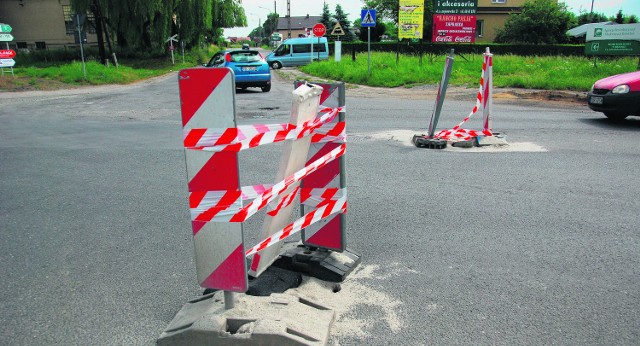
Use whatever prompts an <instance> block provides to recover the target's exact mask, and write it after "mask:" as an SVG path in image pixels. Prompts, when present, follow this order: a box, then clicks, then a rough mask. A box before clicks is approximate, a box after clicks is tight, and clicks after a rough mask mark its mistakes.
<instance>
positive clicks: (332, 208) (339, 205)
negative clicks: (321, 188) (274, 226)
mask: <svg viewBox="0 0 640 346" xmlns="http://www.w3.org/2000/svg"><path fill="white" fill-rule="evenodd" d="M346 211H347V194H346V191H345V193H344V195H343V196H342V197H341V198H340V199H338V200H332V201H329V202H327V203H325V204H324V205H322V206H321V207H319V208H318V209H315V210H313V211H311V212H309V213H308V214H306V215H305V216H303V217H301V218H299V219H297V220H296V221H294V222H293V223H291V224H289V225H287V226H286V227H284V228H283V229H281V230H279V231H278V232H276V233H274V234H273V235H272V236H270V237H269V238H267V239H265V240H263V241H262V242H260V244H258V245H256V246H254V247H252V248H251V249H249V250H247V251H246V252H245V255H246V256H247V257H248V256H251V255H253V254H256V253H257V252H259V251H262V250H264V249H266V248H268V247H269V246H271V245H274V244H276V243H278V242H280V241H282V240H284V239H285V238H287V237H289V236H291V235H293V234H295V233H298V232H300V231H301V230H302V229H304V228H307V227H309V226H311V225H313V224H314V223H316V222H318V221H320V220H322V219H324V218H326V217H328V216H330V215H333V214H336V213H341V212H342V213H345V212H346Z"/></svg>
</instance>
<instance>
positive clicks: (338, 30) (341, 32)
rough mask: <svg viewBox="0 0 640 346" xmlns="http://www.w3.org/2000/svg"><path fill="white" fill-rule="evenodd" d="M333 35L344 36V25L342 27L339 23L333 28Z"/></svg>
mask: <svg viewBox="0 0 640 346" xmlns="http://www.w3.org/2000/svg"><path fill="white" fill-rule="evenodd" d="M331 35H332V36H344V30H343V29H342V25H340V22H337V23H336V25H335V26H334V27H333V30H331Z"/></svg>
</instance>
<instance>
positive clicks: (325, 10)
mask: <svg viewBox="0 0 640 346" xmlns="http://www.w3.org/2000/svg"><path fill="white" fill-rule="evenodd" d="M320 23H322V24H323V25H324V27H325V28H327V30H331V28H333V26H334V25H335V21H334V19H333V15H332V14H331V12H329V5H327V3H326V2H325V3H324V5H322V17H321V18H320Z"/></svg>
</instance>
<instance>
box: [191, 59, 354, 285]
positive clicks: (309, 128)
mask: <svg viewBox="0 0 640 346" xmlns="http://www.w3.org/2000/svg"><path fill="white" fill-rule="evenodd" d="M179 85H180V99H181V110H182V118H183V128H184V137H183V140H184V146H185V157H186V162H187V176H188V179H189V184H188V187H189V208H190V214H191V220H192V226H193V234H194V248H195V253H196V269H197V273H198V282H199V283H200V285H201V286H203V287H206V288H213V289H221V290H225V291H233V292H245V291H246V290H247V288H248V282H247V274H248V273H249V271H248V268H247V265H246V261H245V256H250V255H254V258H253V262H252V265H251V270H252V273H255V276H257V275H259V274H260V273H261V272H262V270H264V269H262V267H265V266H268V265H270V264H271V262H272V261H271V260H268V259H267V257H268V256H261V254H263V255H264V254H265V253H268V251H274V249H277V248H276V247H274V246H273V245H275V244H278V243H279V242H280V241H282V240H283V239H285V238H286V237H288V236H291V235H292V234H295V233H297V232H299V231H301V230H303V229H305V228H307V227H310V226H311V225H314V224H317V223H319V222H321V221H323V220H324V219H326V218H328V217H330V216H332V215H335V214H337V213H344V212H346V207H347V200H346V197H347V196H346V189H344V187H343V188H341V189H339V188H334V189H316V188H311V187H306V185H305V186H304V187H300V183H301V182H304V181H306V179H308V178H309V177H311V176H316V175H317V174H318V172H320V171H323V170H325V169H326V167H328V166H331V165H334V162H340V160H341V159H340V158H341V157H342V156H343V155H344V153H345V149H346V147H345V143H344V141H345V124H344V119H341V120H340V121H338V120H337V115H338V114H340V116H341V118H343V117H344V107H343V106H344V104H343V105H342V107H334V108H327V107H323V108H321V109H319V103H320V100H321V99H322V97H321V94H320V91H322V95H324V94H325V91H323V90H322V88H320V87H316V86H313V87H311V88H310V87H307V86H304V87H300V88H298V89H297V90H296V92H298V90H301V91H300V92H299V93H298V94H295V93H294V95H296V97H297V98H298V100H297V101H296V99H295V98H294V105H293V106H294V108H295V111H294V110H292V121H291V122H290V123H289V124H275V125H250V126H236V119H235V104H234V92H235V85H234V81H233V74H232V72H231V71H230V70H228V69H211V68H209V69H202V68H195V69H186V70H182V71H180V74H179ZM316 92H317V94H314V93H316ZM314 95H316V96H314ZM314 97H315V99H314ZM296 102H298V103H296ZM314 102H315V106H314ZM305 111H310V112H311V111H312V112H311V113H308V114H305ZM294 113H296V115H295V120H294ZM298 114H301V115H302V116H298ZM282 141H287V142H285V152H286V154H284V155H283V160H281V169H280V172H279V174H278V175H279V177H280V180H279V181H277V182H276V183H275V184H273V185H271V184H264V185H253V186H244V187H241V186H240V182H239V172H238V152H239V151H241V150H246V149H250V148H255V147H258V146H261V145H265V144H271V143H277V142H282ZM298 142H299V143H298ZM311 142H313V143H316V144H314V145H327V144H328V143H331V144H336V143H337V144H338V145H334V146H333V147H331V150H328V151H323V152H322V154H321V155H315V156H314V157H313V159H312V160H310V161H309V162H308V164H306V165H305V164H304V161H299V159H296V158H295V157H297V156H300V155H304V157H306V156H307V150H308V147H309V144H310V143H311ZM296 143H297V144H296ZM305 146H306V149H305ZM289 153H290V154H289ZM316 154H317V153H316ZM289 155H291V158H288V156H289ZM292 158H293V159H292ZM298 161H299V163H297V162H298ZM283 163H284V165H283ZM297 196H300V200H301V201H302V202H303V203H306V205H309V206H313V208H315V209H314V210H312V211H310V212H309V213H307V214H306V215H304V216H302V217H301V218H300V219H298V220H297V221H295V222H293V223H290V224H288V225H287V224H286V222H285V221H284V220H286V219H288V218H289V214H290V212H291V210H292V203H293V201H294V200H295V198H296V197H297ZM247 200H251V201H250V202H249V203H248V204H246V205H244V204H243V201H247ZM266 206H269V210H268V212H267V216H266V221H265V226H263V233H264V232H265V231H268V232H269V234H267V236H263V239H265V240H263V241H262V242H260V243H259V244H258V245H256V246H254V247H252V248H250V249H248V250H245V246H244V240H243V239H244V234H243V223H244V222H245V221H246V220H247V219H248V218H249V217H251V216H252V215H254V214H255V213H257V212H258V211H259V210H261V209H263V208H264V207H266ZM261 258H262V259H263V260H262V261H261Z"/></svg>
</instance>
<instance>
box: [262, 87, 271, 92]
mask: <svg viewBox="0 0 640 346" xmlns="http://www.w3.org/2000/svg"><path fill="white" fill-rule="evenodd" d="M260 89H262V92H265V93H266V92H269V91H270V90H271V85H267V86H263V87H261V88H260Z"/></svg>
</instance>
